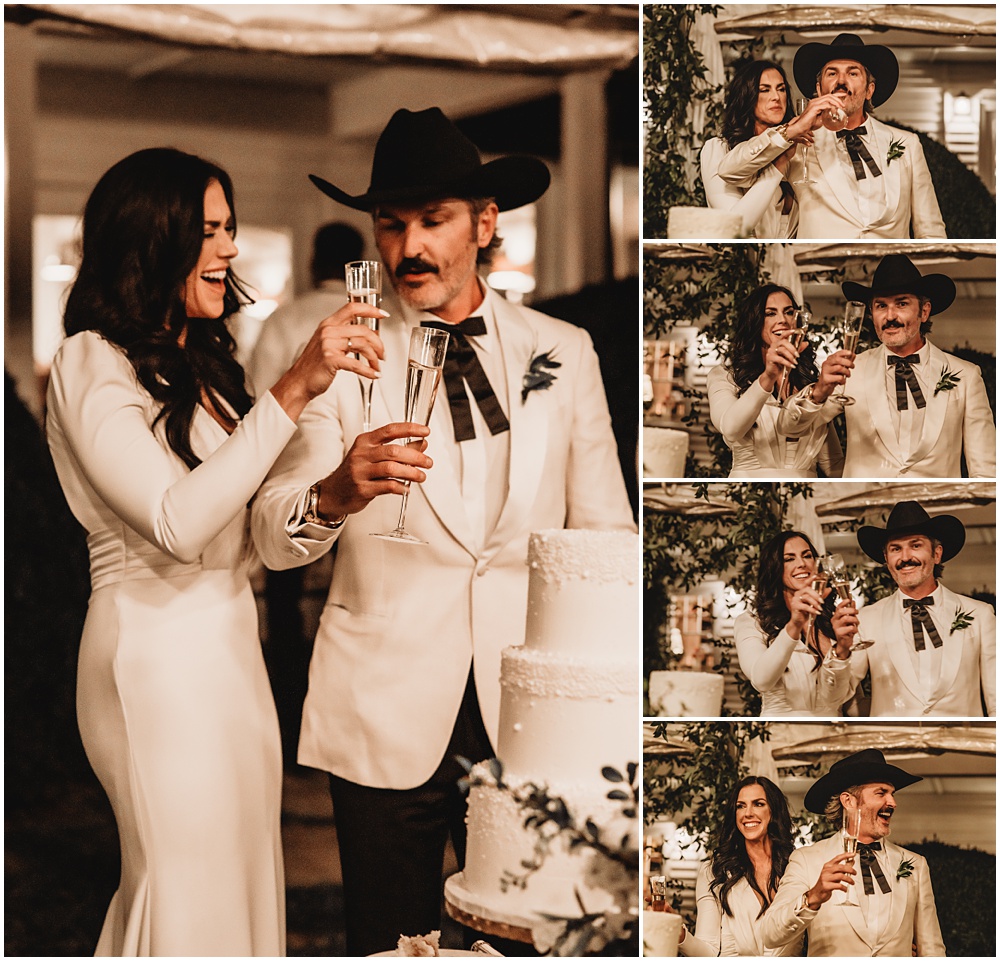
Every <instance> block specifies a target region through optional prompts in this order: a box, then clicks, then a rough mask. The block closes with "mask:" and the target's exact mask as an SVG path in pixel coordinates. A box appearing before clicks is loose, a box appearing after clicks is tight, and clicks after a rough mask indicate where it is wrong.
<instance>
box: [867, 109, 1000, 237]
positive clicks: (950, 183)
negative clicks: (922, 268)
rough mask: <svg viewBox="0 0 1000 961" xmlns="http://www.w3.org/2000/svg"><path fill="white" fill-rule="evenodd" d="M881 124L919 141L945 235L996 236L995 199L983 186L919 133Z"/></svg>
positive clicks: (945, 150) (940, 146)
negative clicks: (903, 131) (913, 136)
mask: <svg viewBox="0 0 1000 961" xmlns="http://www.w3.org/2000/svg"><path fill="white" fill-rule="evenodd" d="M885 123H887V124H888V125H889V126H890V127H898V128H899V129H900V130H909V131H910V133H915V134H916V135H917V136H918V137H919V138H920V146H921V147H923V148H924V157H925V159H926V160H927V169H928V171H930V175H931V181H932V182H933V184H934V193H936V194H937V201H938V206H939V207H940V208H941V216H942V217H943V218H944V226H945V230H946V231H947V234H948V236H949V237H950V238H952V239H954V240H978V239H980V238H993V237H996V235H997V200H996V197H994V196H993V194H991V193H990V192H989V190H987V189H986V184H984V183H983V182H982V180H980V179H979V177H977V176H976V174H975V173H973V172H972V171H971V170H969V168H968V167H966V166H965V164H964V163H962V161H961V160H959V159H958V157H957V156H956V155H955V154H953V153H952V152H951V151H950V150H949V149H948V148H947V147H945V146H944V145H943V144H939V143H938V142H937V141H936V140H932V139H931V138H930V137H928V136H927V134H925V133H924V132H923V131H922V130H915V129H914V128H913V127H907V126H906V125H905V124H901V123H897V122H896V121H895V120H886V121H885Z"/></svg>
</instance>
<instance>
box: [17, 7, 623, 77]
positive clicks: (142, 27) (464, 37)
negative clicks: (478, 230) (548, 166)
mask: <svg viewBox="0 0 1000 961" xmlns="http://www.w3.org/2000/svg"><path fill="white" fill-rule="evenodd" d="M8 17H13V18H14V19H26V20H31V19H33V18H43V19H45V20H46V21H47V22H46V27H47V29H59V26H60V25H64V27H65V29H66V30H67V32H69V33H75V34H79V33H81V32H83V33H84V34H87V33H88V32H97V33H109V32H110V33H112V34H113V33H119V34H125V35H131V36H136V37H145V38H153V39H155V40H157V41H162V42H169V43H173V44H179V45H183V46H189V47H215V48H221V49H228V50H244V51H256V52H262V53H272V54H284V55H289V56H293V57H349V58H359V59H363V60H365V61H366V62H371V61H375V62H382V63H387V62H397V63H398V62H415V61H416V62H435V63H441V64H448V65H452V66H456V65H466V66H470V67H490V68H491V69H505V68H511V69H517V70H525V69H532V68H534V69H538V70H541V71H556V72H562V71H566V70H571V69H579V68H581V67H585V66H597V65H602V66H615V67H623V66H626V65H627V64H628V63H629V62H630V61H631V60H632V59H634V58H635V57H636V56H637V55H638V52H639V30H638V11H637V9H636V8H635V7H630V6H629V5H627V4H606V5H605V4H578V5H563V4H537V5H525V6H521V5H516V4H509V5H508V4H470V5H446V4H294V3H293V4H129V3H125V4H114V3H107V4H105V3H98V4H89V3H87V4H84V3H76V4H74V3H68V4H55V3H38V4H19V5H17V6H16V9H15V10H13V11H11V10H8Z"/></svg>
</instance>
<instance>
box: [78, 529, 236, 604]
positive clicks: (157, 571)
mask: <svg viewBox="0 0 1000 961" xmlns="http://www.w3.org/2000/svg"><path fill="white" fill-rule="evenodd" d="M136 540H137V541H138V543H131V544H126V543H125V542H124V541H123V540H122V537H121V535H120V534H119V533H117V532H115V531H110V530H103V531H97V532H95V533H92V534H88V535H87V547H88V549H89V551H90V589H91V591H97V590H99V589H100V588H102V587H108V586H109V585H114V584H121V583H122V582H124V581H142V580H157V581H161V580H166V579H172V578H179V577H189V576H191V575H193V574H199V573H201V572H203V571H208V570H212V571H218V572H228V573H229V574H231V575H232V577H233V580H234V581H238V582H243V581H245V580H246V578H247V576H248V572H249V570H250V562H251V557H250V556H246V555H245V552H244V556H242V557H238V556H237V557H232V556H230V557H224V556H221V555H220V554H219V553H218V552H206V554H205V555H203V556H202V557H201V558H199V559H198V560H197V561H194V562H193V563H183V562H181V561H178V560H177V559H176V558H173V557H171V556H170V555H169V554H165V553H164V552H163V551H161V550H158V549H157V548H156V547H155V546H154V545H152V544H150V543H149V542H148V541H143V540H140V539H138V538H137V539H136ZM227 561H228V562H227Z"/></svg>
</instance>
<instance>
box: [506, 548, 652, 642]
mask: <svg viewBox="0 0 1000 961" xmlns="http://www.w3.org/2000/svg"><path fill="white" fill-rule="evenodd" d="M640 559H641V542H640V539H639V535H638V534H632V533H629V532H625V531H590V530H587V531H584V530H553V531H539V532H538V533H535V534H532V535H531V537H530V538H529V540H528V568H529V574H528V616H527V621H526V626H525V646H526V647H527V648H533V649H536V650H540V651H541V650H544V651H550V652H552V653H556V652H565V653H572V654H574V655H576V656H578V657H579V656H581V655H584V656H586V655H593V656H595V657H597V658H599V659H606V658H609V657H618V658H621V657H622V656H623V655H624V657H625V659H626V660H629V659H631V658H630V655H631V653H632V652H637V651H638V650H639V643H638V638H639V636H640V631H639V625H640V595H639V569H640V568H639V565H640Z"/></svg>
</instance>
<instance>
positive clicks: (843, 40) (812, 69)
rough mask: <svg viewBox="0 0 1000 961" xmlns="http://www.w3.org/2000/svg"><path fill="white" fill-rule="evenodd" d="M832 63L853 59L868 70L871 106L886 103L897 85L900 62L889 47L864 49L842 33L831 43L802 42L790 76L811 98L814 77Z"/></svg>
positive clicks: (850, 35) (855, 38)
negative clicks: (871, 80)
mask: <svg viewBox="0 0 1000 961" xmlns="http://www.w3.org/2000/svg"><path fill="white" fill-rule="evenodd" d="M831 60H856V61H857V62H858V63H860V64H861V65H862V66H863V67H867V68H868V70H869V72H870V73H871V75H872V76H873V77H874V78H875V92H874V93H873V94H872V106H873V107H878V106H880V105H881V104H883V103H885V102H886V100H888V99H889V98H890V97H891V96H892V92H893V90H895V89H896V84H897V83H899V63H898V61H897V60H896V55H895V54H894V53H893V52H892V51H891V50H890V49H889V48H888V47H883V46H882V45H881V44H877V43H873V44H872V45H871V46H869V47H866V46H865V42H864V40H862V39H861V38H860V37H859V36H857V35H856V34H853V33H841V34H838V35H837V36H836V37H834V38H833V43H817V42H813V43H805V44H803V45H802V46H801V47H799V49H798V50H796V51H795V59H794V60H793V61H792V73H793V74H794V75H795V82H796V84H798V87H799V90H801V91H802V93H804V94H805V95H806V96H807V97H812V96H814V93H815V90H816V75H817V74H818V73H819V72H820V70H822V69H823V67H824V66H825V65H826V64H828V63H829V62H830V61H831Z"/></svg>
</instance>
